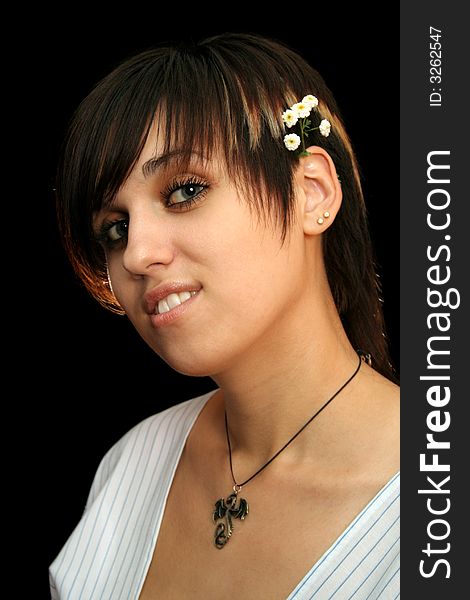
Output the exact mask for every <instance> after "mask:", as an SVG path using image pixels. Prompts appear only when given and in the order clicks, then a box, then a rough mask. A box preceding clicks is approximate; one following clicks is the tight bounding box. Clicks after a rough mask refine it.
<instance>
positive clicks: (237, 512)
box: [212, 485, 248, 550]
mask: <svg viewBox="0 0 470 600" xmlns="http://www.w3.org/2000/svg"><path fill="white" fill-rule="evenodd" d="M240 490H241V486H239V485H234V486H233V494H230V496H228V497H227V498H226V499H225V500H224V499H223V498H220V500H217V502H216V503H215V510H214V513H213V515H212V519H213V521H214V523H215V522H216V521H219V520H220V519H225V522H223V523H218V524H217V527H216V528H215V533H214V543H215V546H216V548H219V550H220V549H222V548H223V547H224V546H225V544H226V543H227V542H228V541H229V539H230V537H231V535H232V532H233V519H240V520H241V521H243V520H244V519H245V517H246V516H247V515H248V502H247V501H246V500H245V499H244V498H240V499H238V493H239V492H240ZM237 500H239V502H238V505H237Z"/></svg>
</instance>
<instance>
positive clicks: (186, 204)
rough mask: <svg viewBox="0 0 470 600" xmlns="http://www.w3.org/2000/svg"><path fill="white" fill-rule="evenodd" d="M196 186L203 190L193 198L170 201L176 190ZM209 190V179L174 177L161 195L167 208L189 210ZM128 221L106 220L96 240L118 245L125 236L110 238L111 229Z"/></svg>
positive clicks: (106, 244) (105, 243) (112, 246)
mask: <svg viewBox="0 0 470 600" xmlns="http://www.w3.org/2000/svg"><path fill="white" fill-rule="evenodd" d="M190 185H193V186H196V187H201V188H202V190H200V191H199V192H197V194H196V195H195V196H194V197H192V198H188V199H187V200H182V201H181V202H174V203H170V198H171V196H172V194H174V192H177V191H178V190H180V189H182V188H184V187H187V186H190ZM208 190H209V184H208V183H207V181H204V180H203V179H200V178H199V177H194V176H191V177H187V178H185V179H177V178H175V179H173V180H172V181H171V182H170V183H169V184H168V185H167V187H166V188H164V190H163V191H162V193H161V195H162V199H163V200H164V202H165V206H166V207H167V208H172V209H176V210H181V211H183V210H188V209H189V208H190V207H191V206H193V205H194V204H196V203H197V202H199V201H200V200H202V199H203V198H204V197H205V195H206V194H207V192H208ZM126 222H128V219H112V220H105V221H103V222H102V223H101V226H100V228H99V231H98V232H97V235H96V241H97V242H98V243H101V244H104V245H105V246H106V247H107V248H114V247H116V246H117V245H119V244H121V243H122V242H123V241H124V240H125V237H124V236H123V237H121V238H119V239H117V240H111V239H110V238H109V232H110V230H111V229H112V228H113V227H114V226H115V225H117V224H118V223H126Z"/></svg>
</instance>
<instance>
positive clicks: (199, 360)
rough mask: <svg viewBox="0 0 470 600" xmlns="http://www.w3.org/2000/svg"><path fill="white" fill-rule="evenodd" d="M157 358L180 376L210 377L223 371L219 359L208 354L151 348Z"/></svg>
mask: <svg viewBox="0 0 470 600" xmlns="http://www.w3.org/2000/svg"><path fill="white" fill-rule="evenodd" d="M153 350H154V351H155V352H156V354H158V356H159V357H160V358H161V359H162V360H163V361H165V362H166V363H167V365H169V366H170V367H171V368H172V369H174V370H175V371H177V372H178V373H181V375H188V376H190V377H211V376H212V375H214V374H215V373H218V372H220V371H221V370H223V367H222V361H221V360H220V359H221V357H220V355H219V356H214V353H209V354H212V356H210V355H208V354H204V355H203V354H202V353H201V352H197V353H191V352H184V353H180V352H162V350H161V349H160V348H159V349H158V350H157V349H155V348H153Z"/></svg>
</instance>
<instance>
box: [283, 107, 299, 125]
mask: <svg viewBox="0 0 470 600" xmlns="http://www.w3.org/2000/svg"><path fill="white" fill-rule="evenodd" d="M298 119H299V116H298V114H297V113H296V112H295V111H293V110H292V109H288V110H286V111H285V112H283V113H282V120H283V121H284V123H285V124H286V126H287V127H292V126H293V125H295V124H296V123H297V121H298Z"/></svg>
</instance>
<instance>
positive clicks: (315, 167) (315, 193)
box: [295, 146, 343, 235]
mask: <svg viewBox="0 0 470 600" xmlns="http://www.w3.org/2000/svg"><path fill="white" fill-rule="evenodd" d="M307 152H308V153H309V154H308V156H302V157H301V158H300V165H299V168H298V169H297V172H296V174H295V181H296V185H297V192H298V198H299V202H300V205H299V217H300V218H301V221H302V224H303V229H304V232H305V233H306V234H307V235H319V234H321V233H323V232H324V231H325V230H326V229H328V227H329V226H330V225H331V223H332V222H333V221H334V219H335V217H336V215H337V213H338V210H339V208H340V206H341V201H342V198H343V193H342V190H341V185H340V182H339V179H338V175H337V173H336V168H335V165H334V163H333V160H332V159H331V156H330V155H329V154H328V152H326V150H324V149H323V148H320V147H319V146H310V147H309V148H307Z"/></svg>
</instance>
